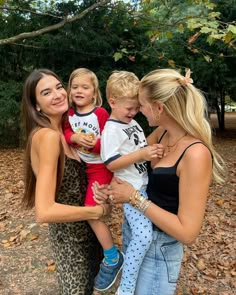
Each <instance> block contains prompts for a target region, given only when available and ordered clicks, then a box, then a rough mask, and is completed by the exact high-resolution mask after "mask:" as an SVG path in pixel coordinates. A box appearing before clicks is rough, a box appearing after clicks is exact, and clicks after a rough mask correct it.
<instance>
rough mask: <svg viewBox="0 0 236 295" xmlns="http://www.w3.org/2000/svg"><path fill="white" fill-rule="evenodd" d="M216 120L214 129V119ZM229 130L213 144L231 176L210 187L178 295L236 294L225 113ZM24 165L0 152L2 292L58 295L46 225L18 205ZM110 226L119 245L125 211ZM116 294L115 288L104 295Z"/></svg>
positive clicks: (230, 137) (234, 117) (14, 153)
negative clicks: (38, 221) (198, 231)
mask: <svg viewBox="0 0 236 295" xmlns="http://www.w3.org/2000/svg"><path fill="white" fill-rule="evenodd" d="M212 122H213V123H212V124H213V126H214V124H216V123H215V116H212ZM226 128H227V129H228V131H227V132H225V133H223V134H220V133H218V132H216V135H217V136H216V137H215V146H216V148H217V150H218V151H219V152H220V154H221V155H222V156H223V158H224V159H225V161H226V162H227V167H228V178H227V181H226V183H225V184H224V185H212V186H211V188H210V193H209V199H208V204H207V210H206V216H205V221H204V224H203V227H202V230H201V234H200V235H199V237H198V239H197V241H196V243H195V244H194V245H192V246H191V247H185V255H184V261H183V265H182V269H181V275H180V279H179V282H178V288H177V292H176V295H195V294H205V295H211V294H212V295H233V294H236V279H235V277H236V259H235V258H236V243H235V225H236V223H235V209H236V206H235V205H236V201H235V196H236V114H227V116H226ZM22 166H23V151H22V150H19V149H2V150H0V294H1V295H13V294H20V295H23V294H24V295H39V294H41V295H58V288H57V282H56V275H55V265H54V263H53V259H52V254H51V250H50V247H49V242H48V236H47V224H37V223H36V222H35V219H34V212H33V210H32V211H29V212H26V211H22V209H21V208H20V206H19V204H20V198H21V196H22V192H23V189H24V183H23V179H22ZM108 222H109V224H110V225H111V228H112V232H113V236H114V239H115V242H116V243H117V244H118V245H119V246H121V243H122V240H121V230H120V225H121V222H122V212H121V211H120V210H118V209H114V210H113V214H112V216H111V218H110V220H109V221H108ZM114 293H115V291H114V288H113V289H112V290H110V291H109V292H106V293H103V294H106V295H108V294H109V295H111V294H114ZM97 294H98V293H97ZM159 295H162V294H159Z"/></svg>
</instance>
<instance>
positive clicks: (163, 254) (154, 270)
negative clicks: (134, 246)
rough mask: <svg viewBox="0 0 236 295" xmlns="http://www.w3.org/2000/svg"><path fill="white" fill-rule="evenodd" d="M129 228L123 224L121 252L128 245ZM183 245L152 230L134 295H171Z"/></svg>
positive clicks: (176, 278) (162, 233) (174, 286)
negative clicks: (150, 240)
mask: <svg viewBox="0 0 236 295" xmlns="http://www.w3.org/2000/svg"><path fill="white" fill-rule="evenodd" d="M129 236H130V228H129V224H128V223H127V221H126V220H124V223H123V237H124V242H125V243H124V244H123V251H124V253H125V251H126V248H127V244H128V243H129ZM182 258H183V245H182V243H180V242H178V241H177V240H175V239H174V238H172V237H171V236H169V235H167V234H166V233H164V232H162V231H159V230H154V231H153V240H152V244H151V246H150V248H149V250H148V251H147V253H146V255H145V257H144V260H143V263H142V265H141V267H140V271H139V276H138V279H137V284H136V289H135V293H134V294H135V295H173V294H174V293H175V289H176V283H177V280H178V276H179V272H180V267H181V262H182Z"/></svg>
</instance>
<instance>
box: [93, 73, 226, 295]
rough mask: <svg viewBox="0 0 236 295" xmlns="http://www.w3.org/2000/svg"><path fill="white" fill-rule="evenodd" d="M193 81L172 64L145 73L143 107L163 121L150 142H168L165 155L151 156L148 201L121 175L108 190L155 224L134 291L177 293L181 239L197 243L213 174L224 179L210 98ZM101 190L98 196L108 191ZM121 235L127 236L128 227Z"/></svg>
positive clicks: (153, 121) (152, 121) (153, 120)
mask: <svg viewBox="0 0 236 295" xmlns="http://www.w3.org/2000/svg"><path fill="white" fill-rule="evenodd" d="M192 83H193V80H192V79H191V78H190V71H188V72H187V73H186V75H185V76H183V75H181V74H180V73H179V72H178V71H176V70H173V69H160V70H154V71H152V72H150V73H149V74H147V75H146V76H144V77H143V78H142V80H141V83H140V87H139V103H140V110H141V112H142V113H143V114H144V116H145V117H146V118H147V120H148V122H149V125H150V126H159V127H158V128H157V129H155V130H154V132H153V133H152V134H151V135H150V136H149V139H148V142H149V144H151V143H162V144H163V145H164V154H163V157H162V158H156V159H154V160H153V161H152V165H151V166H152V167H151V168H152V169H151V171H150V173H149V182H148V186H147V193H148V198H149V200H150V201H149V200H146V199H144V198H143V197H142V196H141V195H140V193H139V192H138V191H136V190H135V189H134V188H133V187H132V186H131V185H130V184H129V183H127V182H124V181H120V180H117V183H113V185H112V189H110V190H109V189H108V192H107V194H108V195H112V196H113V202H114V203H127V202H128V203H129V204H131V205H132V206H134V207H135V208H136V209H138V210H141V211H142V212H144V214H145V215H146V216H147V217H148V218H149V219H150V220H151V221H152V223H153V239H152V243H151V246H150V248H149V250H148V252H147V253H146V255H145V257H144V261H143V263H142V265H141V268H140V272H139V276H138V280H137V285H136V290H135V293H134V294H135V295H159V294H161V295H172V294H174V292H175V289H176V283H177V279H178V276H179V271H180V267H181V260H182V256H183V244H191V243H193V242H194V241H195V239H196V238H197V236H198V234H199V232H200V229H201V225H202V222H203V219H204V214H205V207H206V201H207V195H208V190H209V185H210V183H211V180H212V178H213V180H215V181H217V182H222V181H223V172H224V163H223V161H222V159H221V157H220V156H219V155H218V154H217V152H216V151H215V149H214V147H213V144H212V135H211V128H210V125H209V123H208V120H207V118H206V102H205V99H204V97H203V95H202V93H201V92H200V91H199V90H198V89H197V88H196V87H195V86H193V85H192ZM98 189H99V188H98V187H95V192H96V194H97V198H98V199H99V198H102V197H104V195H103V194H102V193H101V191H100V193H99V190H98ZM143 208H145V210H143ZM123 234H125V235H126V237H129V229H128V227H127V226H126V229H125V230H124V233H123Z"/></svg>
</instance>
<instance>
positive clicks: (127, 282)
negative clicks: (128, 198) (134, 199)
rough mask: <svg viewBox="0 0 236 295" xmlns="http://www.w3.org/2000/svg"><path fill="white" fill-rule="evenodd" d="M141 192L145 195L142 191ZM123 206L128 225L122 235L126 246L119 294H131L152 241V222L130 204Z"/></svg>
mask: <svg viewBox="0 0 236 295" xmlns="http://www.w3.org/2000/svg"><path fill="white" fill-rule="evenodd" d="M142 194H143V195H144V196H146V194H145V193H144V192H142ZM123 208H124V215H125V219H126V222H127V223H128V226H129V236H128V237H125V236H123V242H124V243H125V244H127V247H126V249H125V260H124V266H123V270H122V276H121V280H120V286H119V294H120V295H123V294H125V295H133V294H134V292H135V286H136V280H137V278H138V274H139V269H140V266H141V264H142V262H143V259H144V257H145V255H146V253H147V251H148V249H149V247H150V245H151V243H152V223H151V221H150V220H149V219H148V218H147V217H146V216H145V215H143V214H142V213H141V212H140V211H139V210H137V209H135V208H134V207H133V206H131V205H130V204H128V203H125V204H124V205H123ZM126 238H127V239H128V243H126Z"/></svg>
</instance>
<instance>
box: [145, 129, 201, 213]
mask: <svg viewBox="0 0 236 295" xmlns="http://www.w3.org/2000/svg"><path fill="white" fill-rule="evenodd" d="M165 133H166V132H165ZM165 133H164V134H165ZM164 134H163V135H162V137H163V136H164ZM162 137H161V139H162ZM161 139H160V140H159V142H160V141H161ZM197 143H201V144H204V143H202V142H200V141H198V142H194V143H192V144H190V145H189V146H187V147H186V149H185V150H184V151H183V153H182V154H181V155H180V157H179V159H178V160H177V161H176V163H175V165H174V166H172V167H157V168H154V169H153V170H151V169H149V181H148V186H147V194H148V198H149V199H150V200H151V201H152V202H153V203H154V204H156V205H158V206H159V207H161V208H162V209H165V210H167V211H169V212H171V213H174V214H177V213H178V208H179V177H178V176H177V175H176V170H177V167H178V164H179V162H180V160H181V159H182V157H183V156H184V154H185V152H186V151H187V149H189V148H190V147H191V146H192V145H194V144H197Z"/></svg>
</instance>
